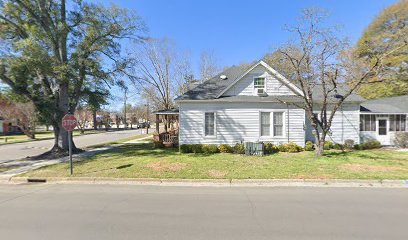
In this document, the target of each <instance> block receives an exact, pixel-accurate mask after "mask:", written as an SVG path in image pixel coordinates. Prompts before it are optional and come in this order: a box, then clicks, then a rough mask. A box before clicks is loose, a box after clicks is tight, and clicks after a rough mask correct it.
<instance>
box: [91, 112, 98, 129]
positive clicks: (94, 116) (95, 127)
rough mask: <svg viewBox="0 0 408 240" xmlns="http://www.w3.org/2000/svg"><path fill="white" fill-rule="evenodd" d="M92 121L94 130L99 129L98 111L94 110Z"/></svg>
mask: <svg viewBox="0 0 408 240" xmlns="http://www.w3.org/2000/svg"><path fill="white" fill-rule="evenodd" d="M92 121H93V128H94V130H98V123H97V122H96V111H92Z"/></svg>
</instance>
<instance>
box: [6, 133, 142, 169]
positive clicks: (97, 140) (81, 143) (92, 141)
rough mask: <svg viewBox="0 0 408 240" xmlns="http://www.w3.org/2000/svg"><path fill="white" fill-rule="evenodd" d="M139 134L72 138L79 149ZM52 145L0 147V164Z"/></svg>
mask: <svg viewBox="0 0 408 240" xmlns="http://www.w3.org/2000/svg"><path fill="white" fill-rule="evenodd" d="M140 133H141V130H140V129H139V130H136V129H134V130H123V131H112V132H104V131H101V133H96V134H88V135H83V136H74V142H75V145H76V146H77V147H79V148H83V147H88V146H91V145H96V144H101V143H106V142H111V141H116V140H120V139H124V138H128V137H132V136H135V135H138V134H140ZM53 144H54V139H49V140H40V141H32V142H25V143H13V144H5V145H0V163H1V162H5V161H9V160H18V159H21V158H25V157H27V156H35V155H39V154H41V153H44V152H46V151H48V150H49V149H50V148H51V147H52V146H53Z"/></svg>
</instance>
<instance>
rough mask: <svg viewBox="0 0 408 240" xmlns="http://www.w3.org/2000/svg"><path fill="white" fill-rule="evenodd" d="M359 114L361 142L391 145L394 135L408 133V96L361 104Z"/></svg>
mask: <svg viewBox="0 0 408 240" xmlns="http://www.w3.org/2000/svg"><path fill="white" fill-rule="evenodd" d="M360 114H361V117H360V138H361V141H363V142H364V141H368V140H378V141H380V142H381V144H382V145H393V144H394V142H393V140H394V138H395V134H396V133H398V132H408V129H407V122H408V121H407V120H408V119H407V116H408V95H404V96H398V97H388V98H381V99H374V100H369V101H366V102H363V103H362V104H361V113H360Z"/></svg>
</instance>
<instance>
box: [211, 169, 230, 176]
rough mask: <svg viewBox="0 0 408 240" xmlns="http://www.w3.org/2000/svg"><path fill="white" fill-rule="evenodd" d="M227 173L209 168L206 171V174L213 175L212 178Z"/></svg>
mask: <svg viewBox="0 0 408 240" xmlns="http://www.w3.org/2000/svg"><path fill="white" fill-rule="evenodd" d="M227 174H228V172H227V171H220V170H215V169H211V170H210V171H208V176H210V177H214V178H221V177H225V176H226V175H227Z"/></svg>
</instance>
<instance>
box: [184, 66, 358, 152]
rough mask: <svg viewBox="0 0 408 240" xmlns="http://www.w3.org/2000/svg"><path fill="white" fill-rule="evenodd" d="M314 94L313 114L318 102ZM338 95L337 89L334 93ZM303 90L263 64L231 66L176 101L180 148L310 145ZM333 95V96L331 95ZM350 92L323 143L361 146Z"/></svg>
mask: <svg viewBox="0 0 408 240" xmlns="http://www.w3.org/2000/svg"><path fill="white" fill-rule="evenodd" d="M319 90H320V89H318V88H316V89H315V90H314V91H313V99H314V101H315V106H316V107H315V109H316V114H318V113H319V103H320V102H321V100H322V98H321V97H320V96H321V94H320V93H319ZM338 90H339V91H338V94H341V88H339V89H338ZM301 95H302V91H301V90H300V89H299V88H298V87H296V86H295V85H294V84H292V83H290V82H289V81H288V80H287V79H286V78H285V77H284V76H282V75H281V74H279V73H278V72H277V71H276V70H274V69H273V68H272V67H271V66H269V65H268V64H266V63H265V62H263V61H260V62H257V63H256V64H254V65H252V66H250V67H246V68H244V67H237V66H233V67H231V68H228V69H226V70H225V71H224V72H222V73H220V74H218V75H217V76H215V77H213V78H212V79H209V80H207V81H205V82H203V83H201V84H199V85H198V86H196V87H195V88H193V89H191V90H189V91H187V92H186V93H185V94H183V95H181V96H179V97H177V98H176V103H177V104H178V106H179V125H180V130H179V131H180V132H179V134H180V135H179V142H180V144H197V143H203V144H223V143H226V144H230V145H233V144H235V143H238V142H256V141H262V142H273V143H276V144H279V143H287V142H294V143H296V144H298V145H300V146H304V145H305V141H307V140H311V141H313V140H314V139H313V138H314V137H313V132H312V128H311V125H310V123H309V121H308V119H307V117H306V114H305V111H304V110H303V109H302V108H300V107H297V106H295V105H294V103H296V104H302V103H303V99H302V97H299V96H301ZM332 97H335V96H332ZM362 101H364V99H363V98H361V97H360V96H358V95H356V94H352V95H351V96H350V97H348V98H347V99H346V100H345V102H344V103H343V106H342V108H341V109H340V110H339V111H338V112H336V114H335V117H334V119H333V124H332V127H331V130H332V132H331V133H330V135H329V137H328V140H331V141H333V142H335V143H344V141H345V140H347V139H352V140H354V142H355V143H359V142H360V138H359V133H360V103H361V102H362Z"/></svg>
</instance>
